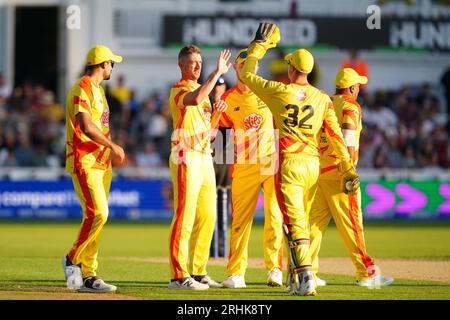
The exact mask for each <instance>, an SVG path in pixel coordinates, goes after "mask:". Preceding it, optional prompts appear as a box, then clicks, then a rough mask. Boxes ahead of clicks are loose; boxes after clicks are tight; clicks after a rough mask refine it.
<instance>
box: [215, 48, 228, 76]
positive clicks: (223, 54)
mask: <svg viewBox="0 0 450 320" xmlns="http://www.w3.org/2000/svg"><path fill="white" fill-rule="evenodd" d="M230 57H231V52H230V50H222V51H220V54H219V57H218V58H217V71H218V72H219V73H220V74H224V73H227V72H228V70H230V68H231V63H228V61H229V60H230Z"/></svg>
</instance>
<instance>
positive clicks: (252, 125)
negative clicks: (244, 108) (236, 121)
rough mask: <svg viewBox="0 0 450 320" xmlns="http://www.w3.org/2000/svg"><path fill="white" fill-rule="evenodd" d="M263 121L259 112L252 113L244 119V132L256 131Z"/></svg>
mask: <svg viewBox="0 0 450 320" xmlns="http://www.w3.org/2000/svg"><path fill="white" fill-rule="evenodd" d="M262 123H263V117H262V116H261V115H259V114H256V113H252V114H250V115H248V116H247V117H245V119H244V129H245V132H255V131H258V130H259V128H260V127H261V125H262Z"/></svg>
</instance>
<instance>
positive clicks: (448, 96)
mask: <svg viewBox="0 0 450 320" xmlns="http://www.w3.org/2000/svg"><path fill="white" fill-rule="evenodd" d="M441 84H442V86H443V88H444V96H445V100H446V102H447V132H450V66H448V67H447V69H446V70H445V71H444V73H443V75H442V77H441Z"/></svg>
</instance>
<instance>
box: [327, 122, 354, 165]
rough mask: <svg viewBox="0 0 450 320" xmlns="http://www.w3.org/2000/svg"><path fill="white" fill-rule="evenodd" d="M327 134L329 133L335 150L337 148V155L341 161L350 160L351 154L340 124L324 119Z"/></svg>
mask: <svg viewBox="0 0 450 320" xmlns="http://www.w3.org/2000/svg"><path fill="white" fill-rule="evenodd" d="M324 127H325V134H326V135H327V140H328V141H329V142H330V144H331V146H332V147H333V150H335V152H336V154H337V157H338V158H339V160H341V161H346V162H350V161H351V159H350V154H349V153H348V150H347V147H346V145H345V142H344V137H343V136H342V133H341V130H340V128H339V124H338V123H337V120H336V122H334V121H332V120H331V121H329V120H328V121H327V120H324Z"/></svg>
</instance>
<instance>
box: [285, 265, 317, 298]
mask: <svg viewBox="0 0 450 320" xmlns="http://www.w3.org/2000/svg"><path fill="white" fill-rule="evenodd" d="M300 278H301V279H300V285H299V288H296V289H295V290H290V291H289V294H290V295H295V296H317V291H316V281H315V280H314V275H313V273H312V271H311V270H304V271H301V273H300Z"/></svg>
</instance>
